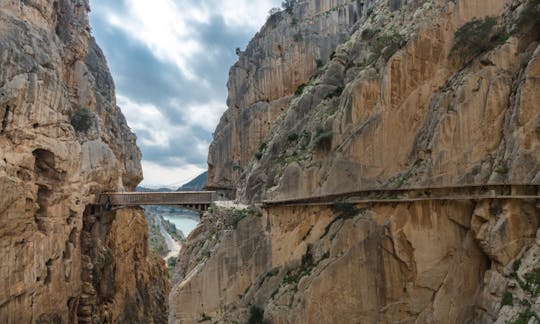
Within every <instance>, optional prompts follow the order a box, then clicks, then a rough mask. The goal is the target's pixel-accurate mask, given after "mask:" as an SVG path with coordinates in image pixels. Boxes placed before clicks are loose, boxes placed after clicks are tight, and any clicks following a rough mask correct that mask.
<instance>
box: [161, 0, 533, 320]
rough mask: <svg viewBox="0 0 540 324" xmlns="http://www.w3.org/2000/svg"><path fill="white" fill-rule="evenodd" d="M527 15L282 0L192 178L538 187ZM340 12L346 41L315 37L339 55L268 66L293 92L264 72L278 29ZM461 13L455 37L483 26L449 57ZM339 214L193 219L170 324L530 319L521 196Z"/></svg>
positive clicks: (298, 185) (527, 229) (457, 4)
mask: <svg viewBox="0 0 540 324" xmlns="http://www.w3.org/2000/svg"><path fill="white" fill-rule="evenodd" d="M531 3H536V2H531ZM310 8H311V9H310ZM314 8H318V9H314ZM334 8H335V9H334ZM344 8H348V9H344ZM527 8H528V5H527V1H525V0H494V1H473V0H457V1H442V0H441V1H439V0H430V1H428V0H425V1H423V0H417V1H415V0H411V1H405V0H403V1H400V0H388V1H386V0H381V1H355V2H351V3H341V2H339V3H338V2H337V1H324V0H321V1H315V0H312V1H307V0H306V1H298V3H297V5H296V6H295V8H294V9H293V10H292V13H290V14H289V13H286V12H284V13H281V14H279V15H277V16H272V17H271V18H270V19H269V21H268V22H267V24H266V25H265V26H264V27H263V29H262V30H261V32H260V33H259V34H257V35H256V36H255V38H254V40H253V41H252V42H251V43H250V47H248V49H247V50H246V52H243V53H241V54H240V59H239V62H238V63H237V64H236V65H235V66H234V67H233V68H232V70H231V79H230V80H229V90H230V93H229V101H228V104H229V110H228V111H227V112H226V113H225V115H224V116H223V118H222V120H221V122H220V125H219V126H218V128H217V130H216V132H215V137H214V142H213V144H212V146H211V148H210V155H209V181H208V184H209V185H210V186H216V187H220V186H222V187H234V188H236V189H237V190H238V192H239V193H240V198H241V200H243V202H244V203H250V202H260V201H261V200H265V199H267V200H272V199H293V198H301V197H311V196H316V195H321V196H324V195H328V194H335V193H340V192H348V191H357V190H360V189H365V188H400V187H402V188H403V187H407V186H413V187H414V186H419V187H421V186H426V187H431V186H461V185H468V184H485V183H516V184H520V183H523V184H535V185H538V184H540V183H539V180H540V138H539V136H538V135H539V132H538V129H539V125H540V109H539V107H540V106H539V104H540V97H539V96H538V94H539V93H540V83H539V82H538V80H539V77H540V74H539V71H540V70H539V60H540V32H539V31H540V22H539V21H538V20H537V18H535V19H536V20H534V21H529V22H528V23H525V24H523V23H521V22H520V23H518V21H519V20H520V18H519V17H521V16H522V12H524V11H525V10H527ZM529 9H530V6H529ZM310 10H314V11H310ZM308 12H320V13H322V15H321V16H318V15H317V14H315V15H311V14H306V13H308ZM344 12H348V13H349V14H347V15H345V16H347V17H352V20H347V19H345V20H343V23H337V26H340V27H337V28H338V29H339V28H341V30H343V31H346V37H344V38H340V37H341V33H340V32H339V31H337V32H335V33H334V32H333V30H334V29H333V27H329V28H328V30H329V31H330V32H329V33H330V34H332V35H334V34H335V35H339V37H338V36H330V35H327V36H326V38H327V39H328V40H332V41H333V40H334V39H337V40H336V42H338V43H339V44H338V45H337V46H336V48H335V49H332V50H331V51H330V53H332V52H334V53H333V54H330V55H329V56H324V55H322V56H320V57H322V62H319V63H320V64H318V65H319V66H317V64H312V63H311V61H312V60H313V58H312V57H310V56H309V55H311V53H319V52H318V48H320V51H321V52H320V53H327V52H326V45H325V44H326V43H325V41H322V40H321V41H317V42H310V46H312V47H310V51H309V52H304V55H303V56H300V57H299V58H296V56H295V55H286V56H285V58H284V59H283V62H288V61H287V58H291V60H293V61H294V60H295V59H298V60H299V61H298V62H297V63H296V64H295V66H294V67H293V66H291V67H289V68H288V69H286V71H292V73H295V71H297V72H296V73H297V74H295V75H298V76H302V77H299V80H297V81H296V79H294V78H292V80H294V82H289V79H287V78H285V77H284V75H285V74H283V70H282V66H281V65H278V64H273V63H271V62H273V61H272V59H271V57H272V55H269V54H268V53H269V51H268V48H269V47H270V45H272V44H273V45H274V46H275V48H277V49H278V50H279V51H277V52H278V53H287V52H288V53H294V48H295V46H294V42H292V41H291V40H290V38H291V37H292V39H293V40H294V34H291V31H294V30H295V28H303V27H302V26H306V25H307V26H309V28H314V26H318V25H317V24H318V21H321V20H320V19H322V20H325V19H330V21H335V20H332V19H331V18H322V17H323V16H324V17H332V15H333V14H335V13H344ZM353 13H354V14H353ZM337 16H338V17H342V16H341V14H337ZM486 17H495V18H494V19H495V24H494V25H492V26H491V27H490V26H488V25H489V24H490V23H489V22H490V21H492V20H491V19H486V20H484V18H486ZM294 19H297V20H294ZM474 19H479V20H481V21H483V22H488V23H487V24H485V25H483V28H472V29H469V30H468V31H467V32H466V33H465V36H466V37H473V38H474V37H475V36H477V35H478V33H480V32H482V30H488V34H489V35H488V36H485V37H484V38H483V39H480V40H478V41H477V43H479V44H481V43H482V42H483V41H485V42H487V45H485V46H481V49H480V50H476V49H475V46H474V45H477V44H472V45H471V44H469V45H470V46H467V47H465V48H463V47H459V46H456V45H455V44H456V42H457V40H458V39H457V38H456V32H457V31H459V30H460V28H461V27H463V26H468V22H471V21H473V20H474ZM293 21H295V23H294V24H293V23H292V22H293ZM295 26H297V27H295ZM486 26H487V27H486ZM306 28H308V27H306ZM273 30H279V31H280V33H279V35H280V37H281V38H277V39H276V38H275V37H276V36H275V35H274V34H273V33H272V31H273ZM310 30H311V31H312V32H313V31H314V29H310ZM319 34H320V33H319ZM459 34H460V33H457V35H459ZM309 37H310V36H309V35H303V39H306V38H309ZM314 37H316V36H314ZM334 37H337V38H334ZM284 39H289V40H284ZM297 39H298V38H297ZM466 39H467V38H466ZM280 44H281V45H283V44H288V46H281V47H278V45H280ZM318 58H319V57H316V58H315V59H318ZM246 62H249V64H247V63H246ZM239 67H242V68H241V69H239ZM306 67H307V68H306ZM303 69H305V70H306V71H305V72H306V73H305V74H304V73H303V72H300V71H302V70H303ZM310 69H311V70H310ZM242 80H247V81H246V82H242ZM300 84H303V86H301V87H298V85H300ZM297 87H298V88H297ZM296 88H297V91H296V90H295V89H296ZM266 101H267V102H266ZM278 107H279V108H278ZM533 191H535V192H534V193H529V194H535V195H538V189H536V190H533ZM516 194H519V193H516ZM339 206H340V205H339V204H337V205H334V206H331V205H330V206H295V207H276V206H275V205H270V206H268V207H265V208H266V209H264V210H263V212H262V215H261V216H258V215H257V213H254V214H249V213H248V214H245V213H240V212H238V211H237V212H232V211H218V212H215V211H214V212H213V213H210V214H208V215H206V216H205V218H206V220H207V221H206V222H205V221H204V218H203V225H201V226H200V227H199V228H198V229H197V230H195V231H194V233H193V234H192V235H191V236H190V237H189V238H188V242H187V244H186V246H185V248H184V249H183V251H182V252H181V254H180V257H179V265H178V266H177V269H176V271H177V276H176V280H175V283H174V287H173V288H172V293H171V297H170V305H171V311H172V312H171V321H173V322H175V323H192V322H205V321H206V322H208V323H210V322H212V323H214V322H218V323H230V322H233V321H237V322H239V323H243V322H262V321H263V320H267V321H268V322H270V323H507V322H513V321H516V320H520V321H521V322H525V323H537V318H539V317H540V313H539V310H540V309H539V306H538V304H539V299H538V296H539V294H538V287H539V286H540V281H538V278H539V277H538V276H540V262H539V259H538V257H539V254H538V252H539V251H538V240H539V236H538V235H539V234H540V231H539V225H540V213H539V205H538V202H537V201H536V200H535V199H532V200H512V199H506V200H489V199H483V200H478V201H475V200H463V201H435V200H433V201H423V202H416V201H415V202H408V203H391V204H390V203H389V204H366V205H352V204H350V205H347V206H345V207H346V208H343V206H341V208H340V207H339ZM239 216H240V217H239ZM210 224H213V225H210ZM227 224H233V225H232V226H228V225H227ZM194 296H197V297H194ZM190 298H191V299H190ZM210 319H211V320H210Z"/></svg>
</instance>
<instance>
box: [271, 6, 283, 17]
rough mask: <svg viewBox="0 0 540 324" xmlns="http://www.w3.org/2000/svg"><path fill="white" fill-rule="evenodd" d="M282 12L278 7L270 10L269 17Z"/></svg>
mask: <svg viewBox="0 0 540 324" xmlns="http://www.w3.org/2000/svg"><path fill="white" fill-rule="evenodd" d="M280 12H281V9H279V8H277V7H274V8H272V9H270V10H268V16H269V17H270V16H273V15H275V14H277V13H280Z"/></svg>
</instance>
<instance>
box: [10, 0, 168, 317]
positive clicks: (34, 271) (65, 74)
mask: <svg viewBox="0 0 540 324" xmlns="http://www.w3.org/2000/svg"><path fill="white" fill-rule="evenodd" d="M88 11H89V4H88V1H80V0H77V1H75V0H59V1H52V0H37V1H2V2H0V66H1V68H0V125H1V128H0V254H1V256H2V259H3V262H2V264H1V265H0V322H2V323H49V322H54V323H67V322H70V321H73V320H74V318H76V317H77V312H78V309H81V308H80V307H79V306H81V304H80V303H81V300H82V299H84V297H85V294H87V293H88V290H89V289H90V287H87V285H85V284H83V282H84V281H85V278H83V274H84V273H85V271H86V270H84V269H83V268H84V267H86V266H88V264H89V263H94V262H97V261H98V260H90V262H89V260H88V255H84V254H83V251H82V247H83V245H85V244H87V243H88V242H87V241H88V239H90V240H95V239H97V238H98V237H93V238H92V237H90V238H88V237H87V238H85V237H83V235H82V234H83V228H86V227H88V226H90V225H89V224H86V223H85V220H84V219H83V214H84V211H85V209H86V208H87V206H89V205H91V204H93V203H95V202H96V199H97V194H99V193H100V192H103V191H109V190H113V191H117V190H132V189H134V188H135V186H136V185H137V184H138V183H139V182H140V180H141V179H142V171H141V166H140V157H141V154H140V152H139V149H138V148H137V146H136V143H135V141H136V138H135V136H134V135H133V134H132V133H131V131H130V129H129V127H128V126H127V124H126V121H125V119H124V117H123V116H122V113H121V111H120V109H119V108H118V107H117V106H116V103H115V94H114V85H113V82H112V78H111V76H110V73H109V70H108V68H107V65H106V62H105V59H104V57H103V54H102V52H101V50H100V49H99V47H98V46H97V45H96V43H95V41H94V40H93V39H92V37H91V35H90V32H89V31H90V27H89V23H88ZM80 112H85V113H86V114H87V118H86V121H87V122H88V123H87V126H88V127H89V128H88V129H86V130H85V129H84V128H80V127H79V128H77V129H76V128H75V127H74V126H73V125H72V121H73V120H74V118H75V117H76V116H77V115H78V114H80ZM74 125H75V124H74ZM133 212H134V213H136V211H133ZM140 217H141V216H140V215H139V216H138V218H140ZM139 221H140V220H139ZM116 222H117V221H116V220H114V221H111V226H110V227H104V228H102V233H101V237H108V238H107V241H106V242H103V243H102V244H104V245H107V246H115V245H116V244H120V243H121V242H123V241H120V240H119V239H120V237H121V234H122V231H123V229H121V228H118V226H119V225H120V224H121V223H116ZM115 224H118V225H115ZM113 229H115V230H114V231H115V232H114V233H115V235H113V234H112V233H113V232H111V231H113ZM106 233H109V235H108V236H106V235H105V234H106ZM124 234H125V233H124ZM140 234H141V236H140V237H138V238H135V239H134V240H133V241H125V242H123V243H125V244H126V246H125V249H126V250H128V251H131V250H132V249H135V247H137V250H138V251H139V250H141V251H142V250H144V249H143V246H142V245H141V244H146V243H145V236H144V232H140ZM117 239H118V241H116V240H117ZM141 251H139V252H138V253H136V254H134V255H127V256H126V255H122V259H118V256H119V254H116V255H114V257H115V258H117V260H116V259H115V261H116V262H117V264H118V266H119V267H120V265H121V264H123V263H124V262H126V263H127V264H129V263H130V262H137V263H139V264H145V266H141V267H140V270H139V272H135V273H129V275H130V276H136V277H137V278H139V279H138V282H140V283H141V287H131V288H132V289H133V290H134V291H133V295H136V291H137V290H138V289H142V288H143V287H142V286H144V285H153V282H154V281H155V278H154V279H152V280H149V279H148V277H145V273H147V271H148V273H152V271H153V273H155V274H157V275H159V274H160V272H159V271H157V269H158V268H160V267H163V265H162V264H160V263H156V260H153V259H151V258H146V255H145V254H144V253H146V252H144V253H143V252H141ZM127 274H128V273H127V272H123V273H119V274H117V277H115V278H104V280H105V279H109V280H111V282H122V281H128V278H122V277H121V276H126V275H127ZM141 278H142V279H141ZM156 287H158V286H156ZM156 289H159V288H156ZM163 289H164V291H166V287H163ZM113 291H114V292H115V293H118V292H120V291H121V290H120V288H119V286H118V285H117V286H115V287H114V289H113ZM127 297H129V296H125V298H127ZM123 298H124V297H123ZM110 302H111V301H107V303H110ZM133 304H134V305H136V306H134V307H135V308H144V307H151V306H150V305H141V304H140V303H133ZM154 306H155V307H156V308H155V310H154V311H158V310H159V311H161V312H166V304H165V303H161V304H159V305H155V304H154ZM117 311H118V310H115V312H117ZM120 312H122V310H120ZM126 314H127V313H126ZM115 316H116V317H114V316H113V318H117V317H118V318H119V317H121V314H117V315H115ZM81 322H83V321H82V319H81Z"/></svg>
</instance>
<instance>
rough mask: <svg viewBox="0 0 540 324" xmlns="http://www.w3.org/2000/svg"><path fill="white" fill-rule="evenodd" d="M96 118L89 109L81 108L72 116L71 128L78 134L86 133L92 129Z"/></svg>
mask: <svg viewBox="0 0 540 324" xmlns="http://www.w3.org/2000/svg"><path fill="white" fill-rule="evenodd" d="M93 123H94V116H93V114H92V112H91V111H90V110H89V109H88V108H84V107H79V108H78V109H77V110H75V112H74V113H73V115H71V126H73V128H75V130H76V131H77V132H86V131H88V130H89V129H90V127H92V124H93Z"/></svg>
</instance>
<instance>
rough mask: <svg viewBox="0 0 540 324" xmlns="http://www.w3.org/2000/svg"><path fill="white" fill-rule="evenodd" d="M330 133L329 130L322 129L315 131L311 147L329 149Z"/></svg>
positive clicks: (330, 143) (330, 142) (331, 135)
mask: <svg viewBox="0 0 540 324" xmlns="http://www.w3.org/2000/svg"><path fill="white" fill-rule="evenodd" d="M332 137H333V134H332V131H331V130H325V129H324V128H322V127H318V128H317V131H316V132H315V136H314V137H313V147H315V148H323V149H327V150H328V149H330V147H331V145H332Z"/></svg>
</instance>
